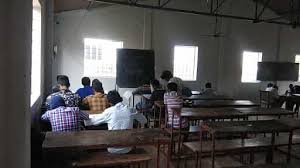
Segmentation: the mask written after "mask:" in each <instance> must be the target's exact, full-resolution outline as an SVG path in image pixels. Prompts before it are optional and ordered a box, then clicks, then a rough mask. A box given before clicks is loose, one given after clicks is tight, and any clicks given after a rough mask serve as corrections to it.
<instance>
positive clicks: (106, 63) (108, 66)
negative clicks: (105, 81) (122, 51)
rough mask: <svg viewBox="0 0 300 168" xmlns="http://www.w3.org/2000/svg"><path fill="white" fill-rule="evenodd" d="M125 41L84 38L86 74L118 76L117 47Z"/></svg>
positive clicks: (121, 45)
mask: <svg viewBox="0 0 300 168" xmlns="http://www.w3.org/2000/svg"><path fill="white" fill-rule="evenodd" d="M118 48H123V42H120V41H111V40H101V39H91V38H85V39H84V76H90V77H116V57H117V49H118Z"/></svg>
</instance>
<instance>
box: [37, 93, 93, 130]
mask: <svg viewBox="0 0 300 168" xmlns="http://www.w3.org/2000/svg"><path fill="white" fill-rule="evenodd" d="M50 107H51V109H52V110H49V111H46V113H45V114H43V115H42V117H41V118H42V120H46V121H50V123H51V127H52V131H54V132H58V131H61V132H65V131H80V130H81V129H82V128H83V127H82V123H83V120H87V119H89V115H88V114H86V113H84V112H82V111H80V110H79V108H78V107H66V105H65V102H64V99H63V98H62V97H60V96H54V97H52V99H51V101H50Z"/></svg>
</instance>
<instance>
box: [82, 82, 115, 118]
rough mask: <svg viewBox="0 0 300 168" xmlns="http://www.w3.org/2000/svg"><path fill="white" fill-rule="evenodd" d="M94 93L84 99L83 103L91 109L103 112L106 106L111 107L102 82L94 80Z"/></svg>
mask: <svg viewBox="0 0 300 168" xmlns="http://www.w3.org/2000/svg"><path fill="white" fill-rule="evenodd" d="M92 88H93V90H94V95H90V96H87V97H86V98H84V99H83V104H84V105H85V106H87V107H88V108H89V110H91V111H96V112H99V113H102V112H103V111H104V110H105V109H106V108H108V107H109V103H108V101H107V98H106V96H105V95H104V91H103V88H102V83H101V82H94V83H93V85H92Z"/></svg>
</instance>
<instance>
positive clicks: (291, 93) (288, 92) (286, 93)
mask: <svg viewBox="0 0 300 168" xmlns="http://www.w3.org/2000/svg"><path fill="white" fill-rule="evenodd" d="M293 94H295V88H294V85H293V84H290V85H289V89H288V90H287V91H285V95H286V96H291V95H293Z"/></svg>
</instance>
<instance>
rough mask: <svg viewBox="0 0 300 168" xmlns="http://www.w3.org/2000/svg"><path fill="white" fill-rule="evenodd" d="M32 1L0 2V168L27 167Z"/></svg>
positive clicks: (28, 151)
mask: <svg viewBox="0 0 300 168" xmlns="http://www.w3.org/2000/svg"><path fill="white" fill-rule="evenodd" d="M31 23H32V1H31V0H24V1H18V0H10V1H1V2H0V24H1V26H0V46H1V53H2V55H1V62H0V67H1V68H0V71H1V72H0V74H1V77H2V79H5V80H3V81H5V82H1V84H0V92H1V95H0V105H1V111H0V123H1V124H0V131H1V133H2V136H1V138H0V149H1V150H0V167H3V168H4V167H7V168H8V167H9V168H20V167H23V168H29V167H30V107H29V106H30V62H31V59H30V58H31Z"/></svg>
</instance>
